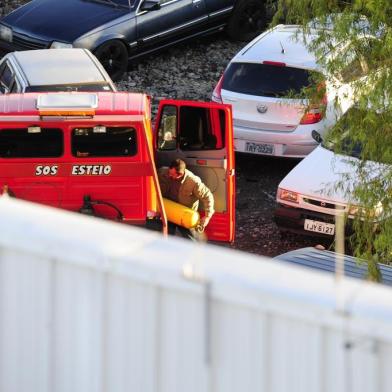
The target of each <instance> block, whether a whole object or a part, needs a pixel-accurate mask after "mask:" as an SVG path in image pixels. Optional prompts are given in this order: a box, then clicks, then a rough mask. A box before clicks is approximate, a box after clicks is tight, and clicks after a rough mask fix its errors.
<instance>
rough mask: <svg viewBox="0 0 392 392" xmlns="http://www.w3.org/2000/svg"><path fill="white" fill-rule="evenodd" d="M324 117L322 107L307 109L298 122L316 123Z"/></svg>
mask: <svg viewBox="0 0 392 392" xmlns="http://www.w3.org/2000/svg"><path fill="white" fill-rule="evenodd" d="M323 117H324V111H323V109H322V108H319V107H317V108H312V109H309V110H308V111H307V112H306V113H305V114H304V116H303V117H302V118H301V121H300V124H316V123H318V122H320V121H321V120H322V119H323Z"/></svg>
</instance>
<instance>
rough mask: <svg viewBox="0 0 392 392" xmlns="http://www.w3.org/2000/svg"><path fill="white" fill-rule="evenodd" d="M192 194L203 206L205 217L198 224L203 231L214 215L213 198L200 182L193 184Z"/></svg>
mask: <svg viewBox="0 0 392 392" xmlns="http://www.w3.org/2000/svg"><path fill="white" fill-rule="evenodd" d="M193 194H194V195H195V196H196V197H197V198H198V199H199V200H200V201H201V203H202V204H203V208H204V212H205V216H204V218H202V219H201V221H200V224H201V226H202V227H203V229H204V228H205V227H206V226H207V225H208V223H209V221H210V219H211V217H212V215H214V212H215V210H214V196H213V194H212V192H211V191H210V190H209V188H208V187H207V186H206V185H205V184H203V183H202V182H201V180H199V181H196V182H195V186H194V188H193Z"/></svg>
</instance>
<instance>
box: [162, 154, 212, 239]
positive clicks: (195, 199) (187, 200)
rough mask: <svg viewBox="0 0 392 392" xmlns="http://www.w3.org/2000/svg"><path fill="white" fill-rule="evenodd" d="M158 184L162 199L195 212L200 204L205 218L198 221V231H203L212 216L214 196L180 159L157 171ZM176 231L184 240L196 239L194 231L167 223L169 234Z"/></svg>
mask: <svg viewBox="0 0 392 392" xmlns="http://www.w3.org/2000/svg"><path fill="white" fill-rule="evenodd" d="M158 176H159V184H160V186H161V191H162V195H163V197H166V198H167V199H170V200H173V201H175V202H176V203H179V204H182V205H184V206H186V207H189V208H191V209H192V210H195V211H197V210H198V207H199V201H200V202H201V203H202V205H203V208H204V212H205V216H204V217H203V218H201V219H200V222H199V225H198V230H200V231H204V229H205V228H206V227H207V225H208V222H209V221H210V219H211V217H212V215H213V214H214V196H213V195H212V192H211V191H210V190H209V189H208V188H207V186H206V185H205V184H203V182H202V181H201V179H200V178H199V177H197V176H195V175H194V174H193V173H192V172H191V171H189V170H188V169H187V168H186V164H185V162H184V161H183V160H182V159H175V160H174V161H172V162H171V163H170V166H169V167H168V168H167V167H162V168H160V169H159V171H158ZM176 229H178V230H179V232H180V233H181V235H182V236H183V237H185V238H189V239H192V240H196V239H198V235H197V233H196V230H195V229H187V228H185V227H182V226H178V225H176V224H174V223H172V222H169V234H175V232H176Z"/></svg>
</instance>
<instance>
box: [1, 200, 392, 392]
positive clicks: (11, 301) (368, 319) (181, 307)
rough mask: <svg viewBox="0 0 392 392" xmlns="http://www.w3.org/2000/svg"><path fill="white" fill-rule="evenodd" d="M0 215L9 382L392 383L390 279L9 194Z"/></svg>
mask: <svg viewBox="0 0 392 392" xmlns="http://www.w3.org/2000/svg"><path fill="white" fill-rule="evenodd" d="M0 218H1V222H2V230H1V235H0V347H1V350H0V391H7V392H8V391H12V392H14V391H15V392H19V391H20V392H22V391H23V392H24V391H26V390H29V391H32V392H35V391H36V392H38V391H39V392H41V391H48V392H49V391H50V392H53V391H54V392H58V391H73V392H79V391H80V392H85V391H100V392H101V391H105V392H106V391H107V392H109V391H110V392H117V391H118V392H120V391H121V392H122V391H124V392H125V391H127V392H128V391H143V392H144V391H147V392H166V391H167V392H169V391H170V392H183V391H187V392H188V391H189V392H237V391H241V392H242V391H252V392H253V391H268V392H286V391H287V392H288V391H290V392H293V391H295V392H296V391H298V392H307V391H309V392H318V391H320V392H325V391H332V390H333V391H334V392H335V391H336V392H349V391H350V390H352V391H355V392H365V391H366V392H368V391H369V392H370V391H381V392H384V391H385V392H386V391H389V390H391V381H390V377H388V375H389V368H390V366H391V364H392V332H391V331H392V328H391V327H392V290H391V289H390V288H387V287H383V286H381V285H375V284H371V283H368V282H365V281H361V280H353V279H344V280H343V282H341V284H340V283H339V284H337V283H336V282H335V281H334V279H333V276H329V275H326V274H321V273H317V272H313V271H307V270H305V269H300V268H298V267H297V268H295V267H294V266H290V265H281V264H279V263H276V262H272V261H269V260H267V259H263V258H257V257H255V256H250V255H245V254H242V253H239V252H231V251H229V250H226V249H223V248H217V247H209V246H201V245H200V244H193V243H191V242H186V241H181V240H178V239H164V238H162V237H161V236H160V235H158V234H156V233H152V232H145V231H142V230H140V229H137V228H130V227H126V226H121V225H118V224H117V225H116V224H115V223H111V222H105V221H102V220H98V219H93V218H88V217H85V216H79V215H77V214H71V213H67V212H65V211H60V210H54V209H53V210H52V209H49V208H45V207H43V206H38V205H28V204H27V203H23V202H21V201H17V200H11V199H7V198H5V197H2V198H1V199H0ZM261 261H262V262H261ZM184 272H185V275H184ZM184 276H185V277H186V278H185V277H184ZM336 293H339V297H338V296H337V295H336ZM339 299H340V300H339ZM341 304H343V305H341ZM339 306H340V307H339Z"/></svg>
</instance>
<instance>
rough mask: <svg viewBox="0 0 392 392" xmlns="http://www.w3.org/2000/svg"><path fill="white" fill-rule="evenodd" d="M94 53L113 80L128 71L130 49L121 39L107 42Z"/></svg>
mask: <svg viewBox="0 0 392 392" xmlns="http://www.w3.org/2000/svg"><path fill="white" fill-rule="evenodd" d="M94 54H95V56H96V57H97V58H98V60H99V61H100V62H101V64H102V65H103V67H104V68H105V70H106V72H107V73H108V74H109V76H110V77H111V78H112V79H113V80H119V79H120V78H121V77H122V76H123V74H124V72H126V71H127V68H128V51H127V48H126V46H125V45H124V44H123V43H122V42H121V41H118V40H117V41H108V42H105V43H104V44H103V45H101V46H99V47H98V48H97V49H96V50H95V52H94Z"/></svg>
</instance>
